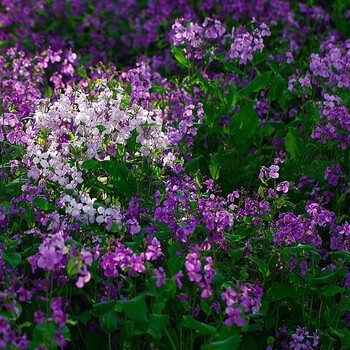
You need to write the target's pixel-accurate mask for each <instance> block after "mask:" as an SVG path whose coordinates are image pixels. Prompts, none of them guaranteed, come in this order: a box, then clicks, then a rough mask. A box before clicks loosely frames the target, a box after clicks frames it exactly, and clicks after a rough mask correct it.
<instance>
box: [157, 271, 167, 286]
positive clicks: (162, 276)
mask: <svg viewBox="0 0 350 350" xmlns="http://www.w3.org/2000/svg"><path fill="white" fill-rule="evenodd" d="M154 273H155V274H156V276H157V281H156V286H157V287H158V288H159V287H160V286H161V285H162V284H166V281H165V272H164V269H163V268H162V267H159V268H156V269H154Z"/></svg>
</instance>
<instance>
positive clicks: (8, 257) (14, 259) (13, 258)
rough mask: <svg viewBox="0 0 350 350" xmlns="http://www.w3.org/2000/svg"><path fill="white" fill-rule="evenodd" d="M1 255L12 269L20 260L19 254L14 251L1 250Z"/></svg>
mask: <svg viewBox="0 0 350 350" xmlns="http://www.w3.org/2000/svg"><path fill="white" fill-rule="evenodd" d="M2 257H3V259H4V260H5V261H6V262H7V263H9V264H10V266H11V267H12V268H13V269H15V268H16V267H17V266H18V265H19V264H20V262H21V260H22V257H21V254H20V253H16V252H3V253H2Z"/></svg>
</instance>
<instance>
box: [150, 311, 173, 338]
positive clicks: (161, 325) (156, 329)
mask: <svg viewBox="0 0 350 350" xmlns="http://www.w3.org/2000/svg"><path fill="white" fill-rule="evenodd" d="M168 322H169V315H157V314H153V315H151V316H150V318H149V325H148V329H147V333H148V334H149V335H150V336H152V337H153V338H156V339H160V338H161V337H162V335H163V332H164V330H165V329H166V327H167V325H168Z"/></svg>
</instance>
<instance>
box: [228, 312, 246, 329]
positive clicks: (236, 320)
mask: <svg viewBox="0 0 350 350" xmlns="http://www.w3.org/2000/svg"><path fill="white" fill-rule="evenodd" d="M225 311H226V313H227V315H228V316H229V318H227V319H226V320H225V324H226V326H228V327H231V326H232V325H233V324H236V325H237V326H238V327H243V325H244V319H242V318H241V317H239V316H240V315H241V313H242V310H241V309H240V308H235V309H234V308H232V307H227V308H226V310H225Z"/></svg>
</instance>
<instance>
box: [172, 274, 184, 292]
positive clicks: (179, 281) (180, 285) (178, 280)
mask: <svg viewBox="0 0 350 350" xmlns="http://www.w3.org/2000/svg"><path fill="white" fill-rule="evenodd" d="M183 276H184V274H183V272H182V270H180V271H179V272H178V273H177V274H175V275H174V280H175V283H176V285H177V288H179V289H181V288H182V282H181V280H180V278H181V277H183Z"/></svg>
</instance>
